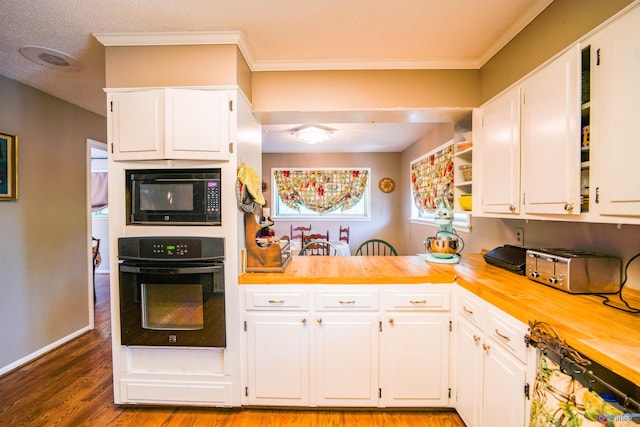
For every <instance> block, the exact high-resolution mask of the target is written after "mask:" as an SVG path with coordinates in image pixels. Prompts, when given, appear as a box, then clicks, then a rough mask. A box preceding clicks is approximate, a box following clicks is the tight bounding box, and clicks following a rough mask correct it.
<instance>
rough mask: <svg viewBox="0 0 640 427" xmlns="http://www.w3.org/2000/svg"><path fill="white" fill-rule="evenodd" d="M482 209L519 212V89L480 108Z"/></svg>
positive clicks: (490, 211)
mask: <svg viewBox="0 0 640 427" xmlns="http://www.w3.org/2000/svg"><path fill="white" fill-rule="evenodd" d="M480 151H481V154H480V158H481V165H480V167H481V168H482V173H481V176H482V183H481V187H480V189H481V191H482V212H486V213H506V214H519V213H520V88H518V87H516V88H513V89H511V90H509V91H508V92H505V93H504V94H502V95H500V96H498V97H496V98H495V99H493V100H491V101H490V102H489V103H487V104H486V105H485V106H484V107H483V108H482V138H481V145H480Z"/></svg>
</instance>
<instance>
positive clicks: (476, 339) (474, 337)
mask: <svg viewBox="0 0 640 427" xmlns="http://www.w3.org/2000/svg"><path fill="white" fill-rule="evenodd" d="M473 340H474V341H475V342H476V343H479V342H480V337H479V336H477V335H474V336H473Z"/></svg>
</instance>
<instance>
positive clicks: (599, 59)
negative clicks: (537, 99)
mask: <svg viewBox="0 0 640 427" xmlns="http://www.w3.org/2000/svg"><path fill="white" fill-rule="evenodd" d="M639 52H640V8H636V9H634V10H633V11H631V12H629V13H628V14H627V15H625V16H624V17H622V18H621V19H620V20H618V21H616V22H614V23H613V24H611V25H610V26H608V27H607V28H605V29H604V30H602V31H601V32H600V33H599V34H598V35H596V37H595V40H594V43H593V44H592V45H591V55H592V58H593V59H592V67H591V74H592V98H591V111H592V120H591V132H592V138H591V140H592V143H591V145H592V150H593V151H592V152H593V154H592V159H591V160H592V161H591V163H592V171H593V173H594V175H595V176H594V181H592V187H595V191H596V194H595V195H594V194H593V193H592V195H591V206H593V207H594V208H595V210H596V211H597V213H599V214H602V215H632V216H638V215H640V186H639V185H638V182H640V168H639V167H638V165H637V164H636V163H638V159H640V126H639V124H638V119H639V118H640V102H638V97H639V95H640V78H639V77H638V76H640V54H639ZM594 197H595V204H594V203H593V202H594Z"/></svg>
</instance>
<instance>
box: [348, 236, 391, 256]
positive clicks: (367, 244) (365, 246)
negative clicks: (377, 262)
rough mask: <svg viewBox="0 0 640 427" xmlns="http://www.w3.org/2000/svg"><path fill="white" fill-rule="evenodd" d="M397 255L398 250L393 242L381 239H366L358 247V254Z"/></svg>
mask: <svg viewBox="0 0 640 427" xmlns="http://www.w3.org/2000/svg"><path fill="white" fill-rule="evenodd" d="M362 255H364V256H397V255H398V252H397V251H396V249H395V248H394V247H393V246H392V245H391V243H389V242H387V241H384V240H381V239H369V240H366V241H364V242H363V243H362V244H361V245H360V246H358V249H356V256H362Z"/></svg>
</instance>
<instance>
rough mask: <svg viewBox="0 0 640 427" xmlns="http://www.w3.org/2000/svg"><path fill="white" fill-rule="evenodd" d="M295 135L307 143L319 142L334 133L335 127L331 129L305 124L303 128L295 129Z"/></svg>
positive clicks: (293, 132)
mask: <svg viewBox="0 0 640 427" xmlns="http://www.w3.org/2000/svg"><path fill="white" fill-rule="evenodd" d="M291 133H292V134H293V136H294V137H295V138H296V139H297V140H298V141H302V142H304V143H307V144H317V143H318V142H323V141H326V140H327V139H329V136H331V134H332V133H333V129H329V128H326V127H323V126H314V125H305V126H302V127H301V128H298V129H294V130H293V131H292V132H291Z"/></svg>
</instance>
